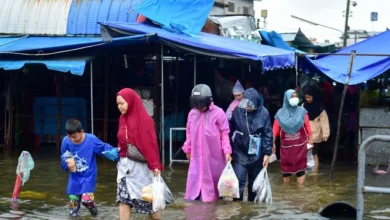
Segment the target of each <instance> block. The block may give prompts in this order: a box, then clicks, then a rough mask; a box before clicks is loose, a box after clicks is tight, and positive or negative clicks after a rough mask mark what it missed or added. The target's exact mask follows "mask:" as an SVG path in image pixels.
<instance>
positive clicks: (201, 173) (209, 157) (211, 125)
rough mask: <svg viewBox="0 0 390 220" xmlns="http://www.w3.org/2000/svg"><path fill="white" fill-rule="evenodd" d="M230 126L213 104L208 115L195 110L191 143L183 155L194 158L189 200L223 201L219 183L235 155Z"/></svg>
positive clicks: (191, 117) (190, 128)
mask: <svg viewBox="0 0 390 220" xmlns="http://www.w3.org/2000/svg"><path fill="white" fill-rule="evenodd" d="M229 132H230V129H229V123H228V121H227V119H226V116H225V114H224V112H223V110H222V109H221V108H219V107H217V106H215V105H214V103H211V105H210V106H209V107H208V109H207V110H206V111H205V112H200V111H199V110H197V109H196V108H194V109H192V110H191V111H190V113H189V115H188V120H187V133H186V136H187V140H186V141H185V143H184V146H183V151H184V153H186V154H191V157H190V167H189V170H188V177H187V186H186V193H185V197H184V198H185V199H188V200H196V199H197V198H198V197H199V195H200V194H201V199H202V201H203V202H211V201H215V200H216V199H218V198H219V194H218V189H217V185H218V180H219V178H220V176H221V174H222V171H223V169H224V167H225V165H226V161H225V155H226V154H231V153H232V148H231V146H230V141H229Z"/></svg>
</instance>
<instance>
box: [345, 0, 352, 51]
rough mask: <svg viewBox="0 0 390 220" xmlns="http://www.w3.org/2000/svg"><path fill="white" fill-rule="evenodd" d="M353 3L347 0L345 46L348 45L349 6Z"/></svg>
mask: <svg viewBox="0 0 390 220" xmlns="http://www.w3.org/2000/svg"><path fill="white" fill-rule="evenodd" d="M350 4H351V0H347V10H346V11H345V26H344V39H343V46H344V47H346V46H347V38H348V19H349V6H350Z"/></svg>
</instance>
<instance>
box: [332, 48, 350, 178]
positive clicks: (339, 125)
mask: <svg viewBox="0 0 390 220" xmlns="http://www.w3.org/2000/svg"><path fill="white" fill-rule="evenodd" d="M355 55H356V50H353V51H352V52H351V58H350V60H349V67H348V72H347V77H346V79H345V85H344V90H343V95H342V97H341V103H340V111H339V118H338V121H337V133H336V143H335V144H334V151H333V159H332V165H331V166H330V175H329V179H330V180H333V172H334V167H335V165H336V160H337V150H338V147H339V140H340V127H341V121H342V120H341V119H342V117H343V108H344V100H345V95H346V94H347V90H348V84H349V80H350V78H351V73H352V66H353V62H354V60H355Z"/></svg>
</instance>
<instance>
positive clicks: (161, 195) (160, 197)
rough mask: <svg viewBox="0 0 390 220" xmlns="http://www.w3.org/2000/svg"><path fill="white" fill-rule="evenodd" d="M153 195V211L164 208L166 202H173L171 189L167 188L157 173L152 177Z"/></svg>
mask: <svg viewBox="0 0 390 220" xmlns="http://www.w3.org/2000/svg"><path fill="white" fill-rule="evenodd" d="M152 188H153V196H152V199H153V201H152V204H153V211H155V212H158V211H160V210H163V209H165V206H166V205H167V203H172V202H173V196H172V193H171V191H170V190H169V189H168V186H167V185H166V184H165V182H164V180H163V178H162V177H161V176H160V175H157V176H155V177H154V179H153V186H152Z"/></svg>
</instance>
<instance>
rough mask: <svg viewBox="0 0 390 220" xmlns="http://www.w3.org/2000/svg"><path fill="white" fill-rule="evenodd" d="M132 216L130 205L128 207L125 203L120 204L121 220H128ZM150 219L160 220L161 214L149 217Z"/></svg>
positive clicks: (157, 213)
mask: <svg viewBox="0 0 390 220" xmlns="http://www.w3.org/2000/svg"><path fill="white" fill-rule="evenodd" d="M130 216H131V208H130V206H129V205H126V204H124V203H119V219H120V220H128V219H130ZM149 217H150V219H153V220H159V219H160V212H156V213H153V214H150V215H149Z"/></svg>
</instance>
